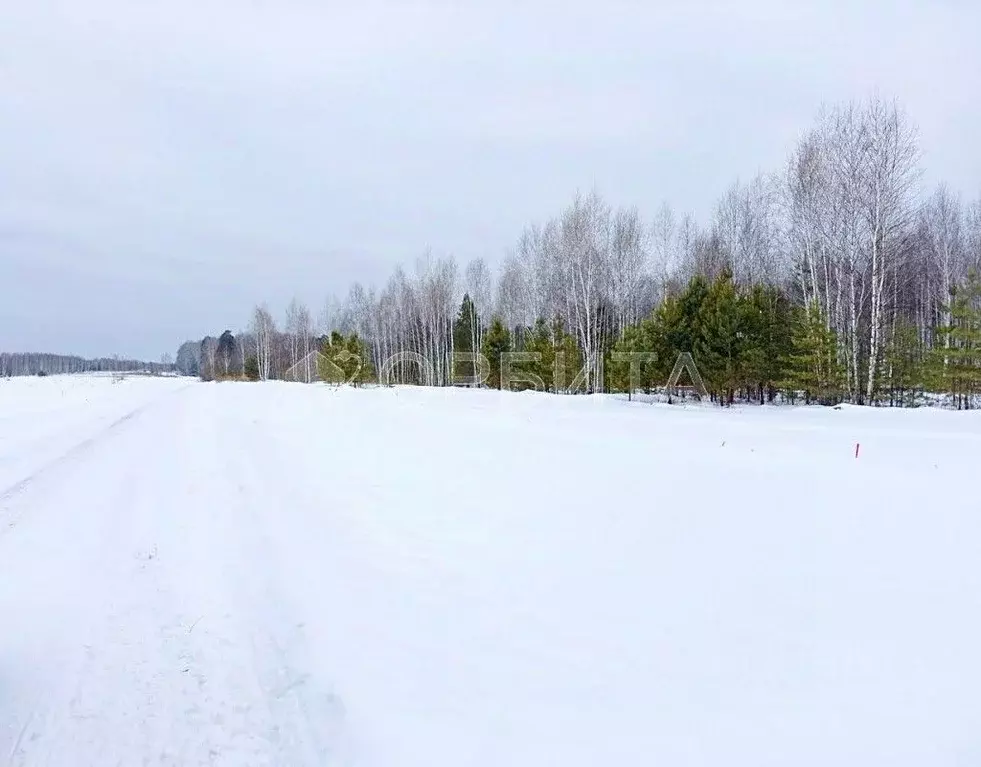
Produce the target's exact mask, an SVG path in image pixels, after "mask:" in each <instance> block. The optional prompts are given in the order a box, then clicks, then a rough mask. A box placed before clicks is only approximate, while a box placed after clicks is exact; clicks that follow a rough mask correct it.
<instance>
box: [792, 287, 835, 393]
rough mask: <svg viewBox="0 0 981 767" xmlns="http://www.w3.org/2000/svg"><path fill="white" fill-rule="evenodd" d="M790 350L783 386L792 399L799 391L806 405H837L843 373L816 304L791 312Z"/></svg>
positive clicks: (833, 344) (829, 334) (828, 331)
mask: <svg viewBox="0 0 981 767" xmlns="http://www.w3.org/2000/svg"><path fill="white" fill-rule="evenodd" d="M791 348H792V351H791V353H790V356H789V358H788V360H787V368H786V377H785V379H784V382H783V388H784V389H785V390H787V393H788V395H789V396H790V397H791V399H793V398H794V397H795V396H796V394H797V392H801V391H802V392H804V401H805V402H806V403H808V404H810V403H811V402H812V401H816V402H820V403H821V404H825V405H831V404H837V403H838V402H840V401H841V396H842V387H843V386H844V371H843V369H842V366H841V364H840V362H839V361H838V342H837V338H836V336H835V333H834V331H833V330H831V329H829V328H828V326H827V323H826V322H825V319H824V315H823V313H822V311H821V307H820V305H819V304H818V303H817V302H816V301H815V302H812V303H811V304H810V305H809V306H807V307H804V308H798V309H797V310H796V311H795V312H794V319H793V332H792V336H791Z"/></svg>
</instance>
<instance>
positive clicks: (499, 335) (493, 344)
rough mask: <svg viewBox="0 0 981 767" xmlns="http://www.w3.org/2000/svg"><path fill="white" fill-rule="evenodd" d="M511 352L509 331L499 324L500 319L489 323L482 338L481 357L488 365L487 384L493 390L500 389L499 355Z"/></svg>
mask: <svg viewBox="0 0 981 767" xmlns="http://www.w3.org/2000/svg"><path fill="white" fill-rule="evenodd" d="M509 351H511V331H510V330H508V328H507V327H505V325H504V323H503V322H501V319H500V317H495V318H494V319H493V320H492V321H491V325H490V328H489V329H488V331H487V334H486V335H485V336H484V346H483V349H482V352H483V355H484V356H485V357H486V358H487V360H488V362H489V363H490V375H489V376H488V379H487V383H488V385H489V386H491V387H492V388H494V389H500V388H501V355H502V354H505V353H507V352H509Z"/></svg>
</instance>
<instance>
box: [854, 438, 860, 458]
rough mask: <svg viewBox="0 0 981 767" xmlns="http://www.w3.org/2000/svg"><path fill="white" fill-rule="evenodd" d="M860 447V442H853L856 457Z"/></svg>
mask: <svg viewBox="0 0 981 767" xmlns="http://www.w3.org/2000/svg"><path fill="white" fill-rule="evenodd" d="M860 447H861V444H859V443H858V442H856V443H855V457H856V458H858V449H859V448H860Z"/></svg>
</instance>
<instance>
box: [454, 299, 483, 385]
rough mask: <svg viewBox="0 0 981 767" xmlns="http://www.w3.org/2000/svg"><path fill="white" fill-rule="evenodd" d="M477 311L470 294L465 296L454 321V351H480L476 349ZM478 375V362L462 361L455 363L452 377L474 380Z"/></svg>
mask: <svg viewBox="0 0 981 767" xmlns="http://www.w3.org/2000/svg"><path fill="white" fill-rule="evenodd" d="M478 322H479V318H478V317H477V311H476V309H475V307H474V304H473V301H471V300H470V294H469V293H467V294H465V295H464V296H463V302H462V303H461V304H460V311H459V312H458V313H457V316H456V320H455V321H454V322H453V351H454V352H458V353H462V354H472V353H475V352H479V349H475V348H474V346H475V343H476V339H477V323H478ZM476 376H477V362H476V361H474V362H460V363H459V364H454V366H453V371H452V376H451V378H452V379H453V381H454V382H455V381H456V380H457V379H458V378H467V379H470V380H473V379H474V378H475V377H476Z"/></svg>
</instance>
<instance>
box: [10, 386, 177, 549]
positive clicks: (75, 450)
mask: <svg viewBox="0 0 981 767" xmlns="http://www.w3.org/2000/svg"><path fill="white" fill-rule="evenodd" d="M186 389H187V387H182V388H180V389H176V390H174V391H169V392H167V394H165V395H163V396H161V397H158V398H156V399H153V400H151V401H150V402H145V403H143V404H142V405H140V406H139V407H136V408H134V409H133V410H131V411H129V412H128V413H126V414H124V415H122V416H120V417H119V418H116V419H115V420H113V421H112V422H111V423H109V424H108V425H107V426H104V427H102V428H101V429H100V430H99V431H98V432H97V433H95V434H93V435H92V436H90V437H87V438H86V439H83V440H82V441H81V442H79V443H77V444H75V445H73V446H72V447H70V448H69V449H68V450H66V451H65V452H63V453H62V454H61V455H59V456H58V457H56V458H54V459H52V460H50V461H48V462H47V463H45V464H44V465H43V466H41V467H40V468H38V469H35V470H34V471H32V472H31V473H30V474H28V475H27V476H26V477H23V478H22V479H19V480H18V481H16V482H14V483H13V484H12V485H10V486H8V487H7V488H5V489H3V490H0V514H3V513H4V512H6V511H9V507H10V505H11V502H12V501H13V500H14V499H16V498H17V497H18V496H19V495H21V494H22V493H24V492H25V491H27V490H28V489H29V488H30V487H31V486H33V485H35V484H36V483H37V482H38V480H42V479H45V478H47V477H49V476H50V475H52V474H54V473H55V472H57V471H58V470H59V469H61V468H63V467H64V466H66V465H68V464H71V463H72V462H74V461H75V460H77V459H79V458H81V457H82V456H84V455H85V454H86V453H87V452H89V451H90V450H91V449H92V448H93V447H95V446H96V445H98V444H100V443H101V442H102V441H103V440H104V439H106V438H107V437H110V436H112V435H113V434H114V433H116V432H117V431H118V430H119V429H120V428H122V427H123V426H125V425H126V424H127V423H129V422H131V421H133V420H134V419H136V418H137V417H139V416H140V415H142V414H143V413H145V412H147V411H148V410H151V409H152V408H154V407H155V406H157V405H159V404H160V402H161V401H162V400H164V399H165V398H168V397H170V396H171V395H174V394H178V393H180V392H183V391H185V390H186ZM0 521H2V522H3V523H5V524H3V526H2V527H0V535H3V533H4V531H5V530H6V529H9V528H11V527H14V526H15V525H16V524H17V521H18V520H17V519H16V518H15V519H11V518H10V517H9V516H0Z"/></svg>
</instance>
